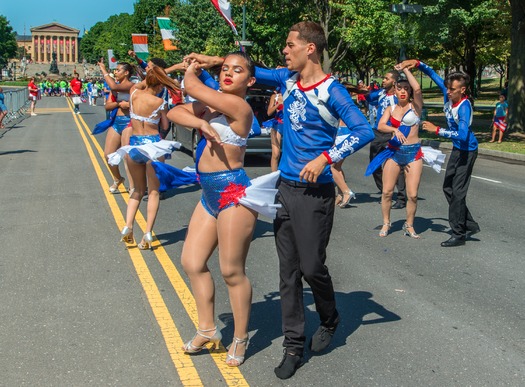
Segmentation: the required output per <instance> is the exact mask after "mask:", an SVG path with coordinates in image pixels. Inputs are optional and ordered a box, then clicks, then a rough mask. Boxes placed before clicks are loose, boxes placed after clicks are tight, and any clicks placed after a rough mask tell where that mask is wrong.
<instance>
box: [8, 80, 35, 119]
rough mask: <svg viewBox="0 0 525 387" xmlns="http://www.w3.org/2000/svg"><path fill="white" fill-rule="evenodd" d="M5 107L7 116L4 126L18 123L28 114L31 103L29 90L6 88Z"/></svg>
mask: <svg viewBox="0 0 525 387" xmlns="http://www.w3.org/2000/svg"><path fill="white" fill-rule="evenodd" d="M4 97H5V101H4V103H5V106H6V107H7V115H6V116H5V118H4V124H5V125H7V124H9V122H11V121H16V120H18V119H19V118H21V117H23V116H24V115H25V114H26V111H27V109H28V108H29V105H30V104H31V102H30V101H29V90H28V89H27V88H19V89H6V88H4Z"/></svg>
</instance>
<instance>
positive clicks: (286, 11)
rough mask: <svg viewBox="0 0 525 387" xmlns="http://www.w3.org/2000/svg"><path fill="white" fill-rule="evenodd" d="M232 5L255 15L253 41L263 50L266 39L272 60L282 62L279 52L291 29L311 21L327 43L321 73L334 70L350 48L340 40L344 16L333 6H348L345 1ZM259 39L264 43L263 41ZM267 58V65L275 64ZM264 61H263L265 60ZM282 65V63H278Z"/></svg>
mask: <svg viewBox="0 0 525 387" xmlns="http://www.w3.org/2000/svg"><path fill="white" fill-rule="evenodd" d="M234 3H237V4H240V3H245V4H246V7H247V10H248V9H249V10H250V11H252V10H253V11H252V12H254V15H256V16H254V21H258V23H257V22H256V23H255V25H259V27H255V30H256V31H257V34H256V35H260V36H258V37H257V36H255V37H254V38H253V39H254V40H256V41H258V42H259V41H260V42H261V43H262V44H260V46H261V47H262V46H263V45H264V44H266V42H268V39H270V42H271V50H272V52H273V55H272V56H273V58H282V54H281V53H280V51H281V50H282V48H283V47H284V43H285V41H286V36H287V35H288V31H289V29H290V27H291V26H292V25H293V24H295V23H297V22H300V21H302V20H311V21H315V22H317V23H319V25H321V27H322V28H323V29H324V32H325V35H326V38H327V40H328V50H325V52H324V53H323V69H324V70H325V71H326V72H330V71H331V69H333V68H335V67H337V64H338V63H339V62H341V61H342V60H343V59H344V57H345V56H346V54H347V53H348V50H349V48H350V46H349V44H348V43H347V42H346V41H345V40H344V39H343V36H342V31H343V30H344V28H345V27H346V23H347V21H346V16H345V15H344V13H343V12H342V11H341V9H340V8H339V7H337V6H336V5H338V4H344V3H348V0H346V1H345V0H317V1H309V2H300V1H291V0H282V1H276V0H252V1H248V2H247V1H245V0H243V1H241V0H237V1H234ZM261 39H267V40H266V41H264V40H261ZM273 58H268V61H269V62H272V61H275V59H273ZM264 59H266V58H264ZM279 62H281V61H279Z"/></svg>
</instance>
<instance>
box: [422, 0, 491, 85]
mask: <svg viewBox="0 0 525 387" xmlns="http://www.w3.org/2000/svg"><path fill="white" fill-rule="evenodd" d="M420 3H421V4H423V5H424V15H423V16H422V26H424V27H423V28H421V29H420V31H421V32H422V35H421V37H420V41H422V42H426V44H427V45H428V46H431V47H432V46H434V47H440V48H441V50H442V51H444V52H445V53H448V54H450V58H449V60H450V63H449V64H450V66H461V67H462V68H463V70H464V71H465V72H466V73H467V74H469V75H470V78H471V84H470V88H471V90H472V91H473V92H474V95H475V93H476V87H475V83H476V79H477V75H478V71H477V70H478V68H479V67H480V66H481V64H480V63H479V62H478V61H477V59H478V58H477V56H478V54H479V50H480V49H481V48H483V47H486V46H489V45H491V44H495V43H496V42H495V41H494V40H493V38H492V39H491V38H490V33H489V32H490V31H494V30H495V29H498V24H499V23H501V20H500V18H499V17H500V15H501V7H500V6H501V1H500V0H465V1H461V2H458V1H455V0H438V1H435V0H421V1H420ZM496 44H497V43H496Z"/></svg>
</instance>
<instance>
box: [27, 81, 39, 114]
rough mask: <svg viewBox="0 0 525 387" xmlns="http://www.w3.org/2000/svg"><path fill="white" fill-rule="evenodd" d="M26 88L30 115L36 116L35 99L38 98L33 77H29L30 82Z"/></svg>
mask: <svg viewBox="0 0 525 387" xmlns="http://www.w3.org/2000/svg"><path fill="white" fill-rule="evenodd" d="M27 88H28V90H29V99H30V100H31V115H32V116H36V113H35V106H36V99H37V97H38V87H37V86H36V85H35V77H31V80H30V81H29V84H28V85H27Z"/></svg>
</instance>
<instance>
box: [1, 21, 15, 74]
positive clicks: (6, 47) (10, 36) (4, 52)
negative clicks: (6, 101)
mask: <svg viewBox="0 0 525 387" xmlns="http://www.w3.org/2000/svg"><path fill="white" fill-rule="evenodd" d="M16 53H17V44H16V33H15V32H13V27H11V26H10V25H9V21H8V20H7V18H6V17H5V16H2V15H0V69H1V68H3V67H4V66H5V65H6V64H7V63H8V62H9V59H10V58H14V57H15V56H16ZM1 76H2V75H1V74H0V77H1Z"/></svg>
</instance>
